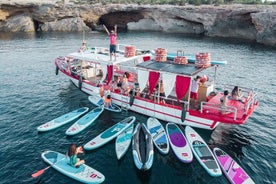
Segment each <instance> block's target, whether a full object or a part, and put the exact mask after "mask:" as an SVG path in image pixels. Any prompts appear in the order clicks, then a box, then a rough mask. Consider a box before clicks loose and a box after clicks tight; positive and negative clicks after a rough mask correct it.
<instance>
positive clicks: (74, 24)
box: [39, 17, 90, 32]
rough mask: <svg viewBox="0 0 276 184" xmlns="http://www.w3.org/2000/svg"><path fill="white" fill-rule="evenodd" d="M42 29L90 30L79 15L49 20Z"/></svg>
mask: <svg viewBox="0 0 276 184" xmlns="http://www.w3.org/2000/svg"><path fill="white" fill-rule="evenodd" d="M39 29H40V30H41V31H72V32H73V31H83V30H86V31H88V30H90V28H89V27H87V26H86V25H85V23H84V22H83V20H82V19H81V18H79V17H77V18H68V19H62V20H58V21H53V22H47V23H45V24H43V25H41V27H40V28H39Z"/></svg>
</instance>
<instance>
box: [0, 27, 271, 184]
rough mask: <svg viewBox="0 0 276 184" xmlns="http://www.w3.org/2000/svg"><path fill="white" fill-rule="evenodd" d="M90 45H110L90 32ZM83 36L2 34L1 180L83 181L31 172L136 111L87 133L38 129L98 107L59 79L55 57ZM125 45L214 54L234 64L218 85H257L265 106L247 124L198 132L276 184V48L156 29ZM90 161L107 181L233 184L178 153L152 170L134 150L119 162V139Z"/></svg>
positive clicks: (129, 37) (106, 118)
mask: <svg viewBox="0 0 276 184" xmlns="http://www.w3.org/2000/svg"><path fill="white" fill-rule="evenodd" d="M86 40H87V43H88V45H90V46H94V45H97V46H99V45H100V46H107V44H108V38H107V36H106V34H103V33H88V34H86ZM81 41H82V33H47V34H2V33H1V35H0V73H1V81H0V86H1V87H0V99H1V105H0V112H1V113H0V128H1V133H0V137H1V141H0V147H1V151H0V158H1V160H0V163H1V172H0V178H1V182H0V183H43V184H48V183H78V182H76V181H74V180H72V179H70V178H68V177H66V176H64V175H62V174H60V173H59V172H57V171H55V170H54V169H48V170H47V171H46V172H45V173H44V174H43V175H41V176H40V177H38V178H35V179H33V178H32V177H31V174H32V173H34V172H36V171H38V170H40V169H42V168H44V167H47V164H46V163H44V162H43V161H42V159H41V157H40V154H41V152H42V151H44V150H47V149H50V150H55V151H59V152H62V153H65V152H66V149H67V146H68V144H69V143H71V142H73V143H76V144H78V145H84V144H85V143H86V142H88V141H89V140H91V139H92V138H93V137H95V136H96V135H97V134H98V133H100V132H102V131H103V130H105V129H106V128H108V127H110V126H111V125H113V124H114V123H116V122H118V121H120V120H121V119H123V118H125V117H127V116H130V115H135V116H136V117H137V120H138V121H140V122H145V121H146V119H147V117H146V116H143V115H140V114H136V113H133V112H122V113H121V114H116V113H111V112H104V113H103V114H102V115H101V117H100V119H99V120H98V121H97V122H96V123H95V124H94V125H93V126H91V127H89V128H88V129H87V130H84V131H83V132H82V133H80V134H78V135H76V136H72V137H67V136H66V135H65V131H66V130H67V128H68V127H69V126H70V125H71V124H67V125H64V126H63V127H60V128H58V129H56V130H53V131H50V132H46V133H38V132H37V130H36V128H37V127H38V126H39V125H41V124H42V123H45V122H47V121H49V120H51V119H53V118H56V117H58V116H60V115H62V114H65V113H67V112H69V111H72V110H74V109H77V108H79V107H82V106H87V107H89V108H94V106H93V105H92V104H91V103H89V101H88V99H87V97H88V95H87V94H85V93H83V92H80V91H79V90H78V88H76V87H75V86H74V85H73V84H72V83H71V82H70V81H69V80H68V79H66V78H65V76H63V75H62V74H60V75H58V76H56V75H55V66H54V63H53V61H54V59H55V58H56V57H58V56H62V55H65V54H67V53H69V52H72V51H75V50H77V49H79V47H80V45H81ZM118 42H119V43H128V44H134V45H136V46H137V47H139V48H143V49H154V48H158V47H163V48H167V49H168V51H169V52H175V51H176V50H179V49H181V50H184V52H185V53H191V54H194V53H196V52H200V51H204V52H210V53H211V57H212V59H214V60H227V61H228V64H227V66H225V67H224V66H222V67H219V71H218V77H217V83H218V84H227V83H228V84H229V83H233V84H236V85H240V86H245V87H253V88H254V89H255V90H256V91H257V92H258V95H259V101H260V106H259V107H258V109H257V111H256V112H255V113H254V114H253V116H252V117H251V118H250V119H249V120H248V122H247V123H246V124H245V125H240V126H237V125H225V124H221V125H219V126H218V127H217V128H216V129H215V130H214V131H208V130H200V129H196V130H197V131H198V133H199V134H200V135H201V136H202V137H203V138H204V140H205V141H206V142H207V143H208V144H209V146H210V147H211V148H213V147H220V148H222V149H224V150H225V151H226V152H227V153H229V154H230V155H231V156H232V157H233V158H235V160H236V161H237V162H238V163H239V164H240V165H241V166H242V167H243V168H244V169H245V170H246V172H247V173H248V174H249V175H250V176H251V177H252V179H253V180H254V181H255V182H256V183H275V182H276V176H275V172H273V171H275V168H276V154H275V150H276V146H275V142H276V139H275V134H276V130H275V122H276V121H275V106H276V82H275V77H274V75H275V68H276V59H275V56H276V50H275V49H272V48H266V47H264V46H261V45H256V44H252V43H243V42H240V41H229V40H224V41H222V40H217V39H212V38H204V37H191V36H188V35H182V34H162V33H155V32H144V33H140V32H128V33H120V34H119V38H118ZM81 157H82V158H84V159H85V160H86V163H87V164H88V165H90V166H92V167H94V168H95V169H97V170H99V171H100V172H102V173H103V174H104V175H105V177H106V180H105V182H104V183H133V184H134V183H228V181H227V179H226V178H225V176H221V177H217V178H213V177H211V176H209V175H208V174H207V172H206V171H205V170H204V169H203V168H202V167H201V166H200V165H199V163H198V162H197V160H196V159H194V161H193V162H192V163H191V164H184V163H181V162H180V161H178V159H177V158H176V156H175V155H174V154H173V152H172V151H170V153H169V154H168V155H166V156H163V155H161V154H159V152H157V151H155V157H154V163H153V167H152V169H151V170H150V171H149V172H139V171H137V170H136V169H135V165H134V163H133V157H132V153H131V150H128V152H127V154H126V156H125V157H124V158H123V159H122V160H120V161H117V159H116V154H115V145H114V141H113V142H111V143H109V144H107V145H105V146H104V147H102V148H99V149H96V150H94V151H89V152H85V153H84V154H83V155H81Z"/></svg>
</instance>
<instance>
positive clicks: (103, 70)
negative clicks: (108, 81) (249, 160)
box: [100, 65, 107, 83]
mask: <svg viewBox="0 0 276 184" xmlns="http://www.w3.org/2000/svg"><path fill="white" fill-rule="evenodd" d="M102 72H103V77H102V79H101V81H100V82H101V83H102V82H103V81H104V80H105V78H106V74H107V66H106V65H103V66H102Z"/></svg>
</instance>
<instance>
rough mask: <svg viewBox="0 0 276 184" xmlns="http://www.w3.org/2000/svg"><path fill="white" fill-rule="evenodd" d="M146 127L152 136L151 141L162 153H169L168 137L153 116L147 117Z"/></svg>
mask: <svg viewBox="0 0 276 184" xmlns="http://www.w3.org/2000/svg"><path fill="white" fill-rule="evenodd" d="M147 127H148V130H149V132H150V134H151V136H152V139H153V143H154V145H155V147H156V148H157V149H158V151H159V152H160V153H162V154H168V153H169V148H170V145H169V139H168V136H167V134H166V131H165V129H164V127H163V126H162V124H161V123H160V122H159V121H158V120H157V119H156V118H154V117H149V118H148V120H147Z"/></svg>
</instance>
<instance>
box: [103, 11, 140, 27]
mask: <svg viewBox="0 0 276 184" xmlns="http://www.w3.org/2000/svg"><path fill="white" fill-rule="evenodd" d="M143 18H144V16H143V15H142V14H141V13H140V12H138V11H137V12H135V11H132V12H125V11H120V12H113V13H108V14H105V15H102V16H101V17H100V19H99V21H98V25H103V24H104V25H106V27H107V28H108V29H112V28H113V27H114V26H115V25H116V24H117V26H118V31H120V32H123V31H127V30H128V29H127V24H128V23H129V22H137V21H139V20H140V19H143Z"/></svg>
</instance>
